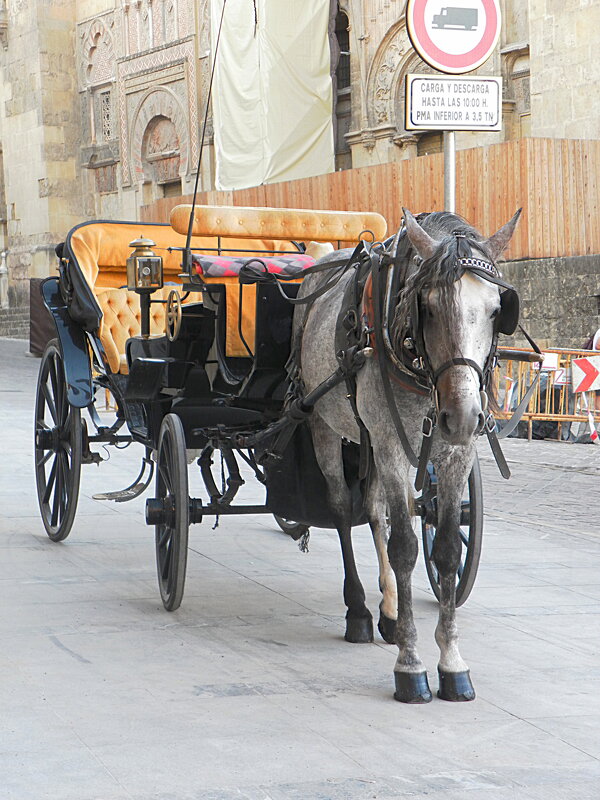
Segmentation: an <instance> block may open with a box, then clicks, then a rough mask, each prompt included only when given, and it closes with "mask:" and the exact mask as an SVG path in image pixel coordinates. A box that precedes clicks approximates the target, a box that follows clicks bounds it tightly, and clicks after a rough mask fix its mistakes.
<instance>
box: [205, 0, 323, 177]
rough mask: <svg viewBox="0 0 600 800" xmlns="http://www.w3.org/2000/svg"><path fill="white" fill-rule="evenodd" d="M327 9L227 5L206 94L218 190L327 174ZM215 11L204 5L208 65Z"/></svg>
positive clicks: (315, 2) (299, 3) (269, 0)
mask: <svg viewBox="0 0 600 800" xmlns="http://www.w3.org/2000/svg"><path fill="white" fill-rule="evenodd" d="M329 8H330V0H255V2H253V0H227V3H226V7H225V16H224V19H223V29H222V32H221V41H220V44H219V51H218V53H217V65H216V70H215V81H214V85H213V92H212V108H213V119H214V130H215V155H216V163H217V172H216V185H217V188H218V189H242V188H244V187H247V186H258V185H260V184H261V183H272V182H275V181H283V180H292V179H294V178H306V177H309V176H311V175H320V174H322V173H325V172H331V171H332V170H333V169H334V163H335V162H334V151H333V125H332V84H331V75H330V54H329V40H328V31H327V26H328V21H329ZM222 9H223V0H211V25H212V50H213V57H214V51H215V45H216V41H217V34H218V29H219V22H220V19H221V11H222ZM255 9H256V18H255Z"/></svg>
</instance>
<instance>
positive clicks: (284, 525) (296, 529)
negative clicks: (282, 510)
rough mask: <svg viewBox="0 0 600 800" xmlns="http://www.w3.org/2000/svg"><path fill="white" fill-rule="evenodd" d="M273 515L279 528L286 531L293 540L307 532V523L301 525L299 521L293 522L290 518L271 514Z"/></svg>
mask: <svg viewBox="0 0 600 800" xmlns="http://www.w3.org/2000/svg"><path fill="white" fill-rule="evenodd" d="M273 516H274V517H275V522H276V523H277V524H278V525H279V527H280V528H281V530H282V531H283V532H284V533H287V534H288V536H291V537H292V539H294V541H297V540H298V539H300V538H301V537H302V536H304V534H305V533H308V525H303V524H302V523H301V522H294V521H293V520H291V519H284V517H279V516H278V515H277V514H273Z"/></svg>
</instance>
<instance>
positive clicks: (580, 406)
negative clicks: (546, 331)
mask: <svg viewBox="0 0 600 800" xmlns="http://www.w3.org/2000/svg"><path fill="white" fill-rule="evenodd" d="M510 353H513V354H514V356H515V357H514V358H510V356H509V354H510ZM520 355H521V356H522V357H523V358H527V357H531V356H532V355H533V351H532V350H525V349H523V350H517V351H510V350H504V351H501V355H500V359H501V360H499V361H498V365H497V366H496V369H495V370H494V391H495V398H496V402H497V405H498V409H499V410H498V411H496V413H495V417H496V419H497V420H499V421H501V420H507V419H510V417H511V416H512V412H513V411H514V409H515V408H516V407H517V405H518V404H519V403H520V401H521V399H522V398H523V397H524V395H525V393H526V392H527V390H528V388H529V387H530V386H531V384H532V382H533V380H534V378H535V376H536V374H537V373H538V371H539V369H540V367H539V364H537V363H528V362H527V361H524V360H521V359H520V357H519V356H520ZM594 356H596V357H597V358H598V359H599V363H600V353H597V352H596V351H593V350H563V349H554V348H552V349H549V350H544V361H543V363H542V366H541V372H542V374H541V376H540V381H539V383H538V385H537V388H536V390H535V391H534V393H533V396H532V397H531V400H530V401H529V404H528V406H527V409H526V411H525V413H524V414H523V417H522V420H521V421H522V422H525V423H526V424H527V438H528V439H532V438H533V435H534V424H535V423H536V422H555V423H556V437H554V436H552V437H551V438H557V439H562V438H565V435H568V434H569V431H571V430H572V428H571V425H569V423H583V425H581V424H580V425H579V428H578V434H577V435H581V431H582V430H583V429H584V428H586V429H587V430H588V431H589V433H590V436H591V440H592V441H596V442H597V441H598V434H597V433H596V429H595V424H596V422H600V391H599V392H598V393H597V392H596V390H595V389H593V388H591V389H590V390H589V391H574V389H578V388H579V387H580V386H582V385H585V383H587V384H589V385H590V386H591V387H593V385H594V381H593V380H592V378H593V367H591V368H590V370H589V372H590V377H589V379H587V380H586V382H584V383H582V381H581V380H580V379H581V372H580V371H579V370H577V371H576V374H577V381H578V384H577V385H576V386H575V387H574V386H573V361H574V360H575V359H579V358H584V359H586V364H589V363H590V362H589V361H587V360H588V359H589V358H590V357H592V358H593V357H594ZM517 359H518V360H517ZM598 382H599V383H600V379H599V381H598ZM597 406H598V407H597Z"/></svg>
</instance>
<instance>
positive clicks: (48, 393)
mask: <svg viewBox="0 0 600 800" xmlns="http://www.w3.org/2000/svg"><path fill="white" fill-rule="evenodd" d="M42 394H43V395H44V399H45V400H46V405H47V406H48V410H49V411H50V416H51V417H52V419H53V420H54V424H55V425H58V414H57V412H56V406H55V404H54V398H53V397H52V393H51V391H50V387H49V386H48V384H47V383H42Z"/></svg>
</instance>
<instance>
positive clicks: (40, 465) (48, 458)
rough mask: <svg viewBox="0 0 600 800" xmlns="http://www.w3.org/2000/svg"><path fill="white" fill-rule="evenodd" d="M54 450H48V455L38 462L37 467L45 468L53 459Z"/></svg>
mask: <svg viewBox="0 0 600 800" xmlns="http://www.w3.org/2000/svg"><path fill="white" fill-rule="evenodd" d="M53 453H54V450H47V451H46V454H45V455H44V456H42V457H41V458H40V459H38V461H36V466H38V467H43V466H44V464H46V463H47V462H48V461H49V460H50V458H51V457H52V455H53Z"/></svg>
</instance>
